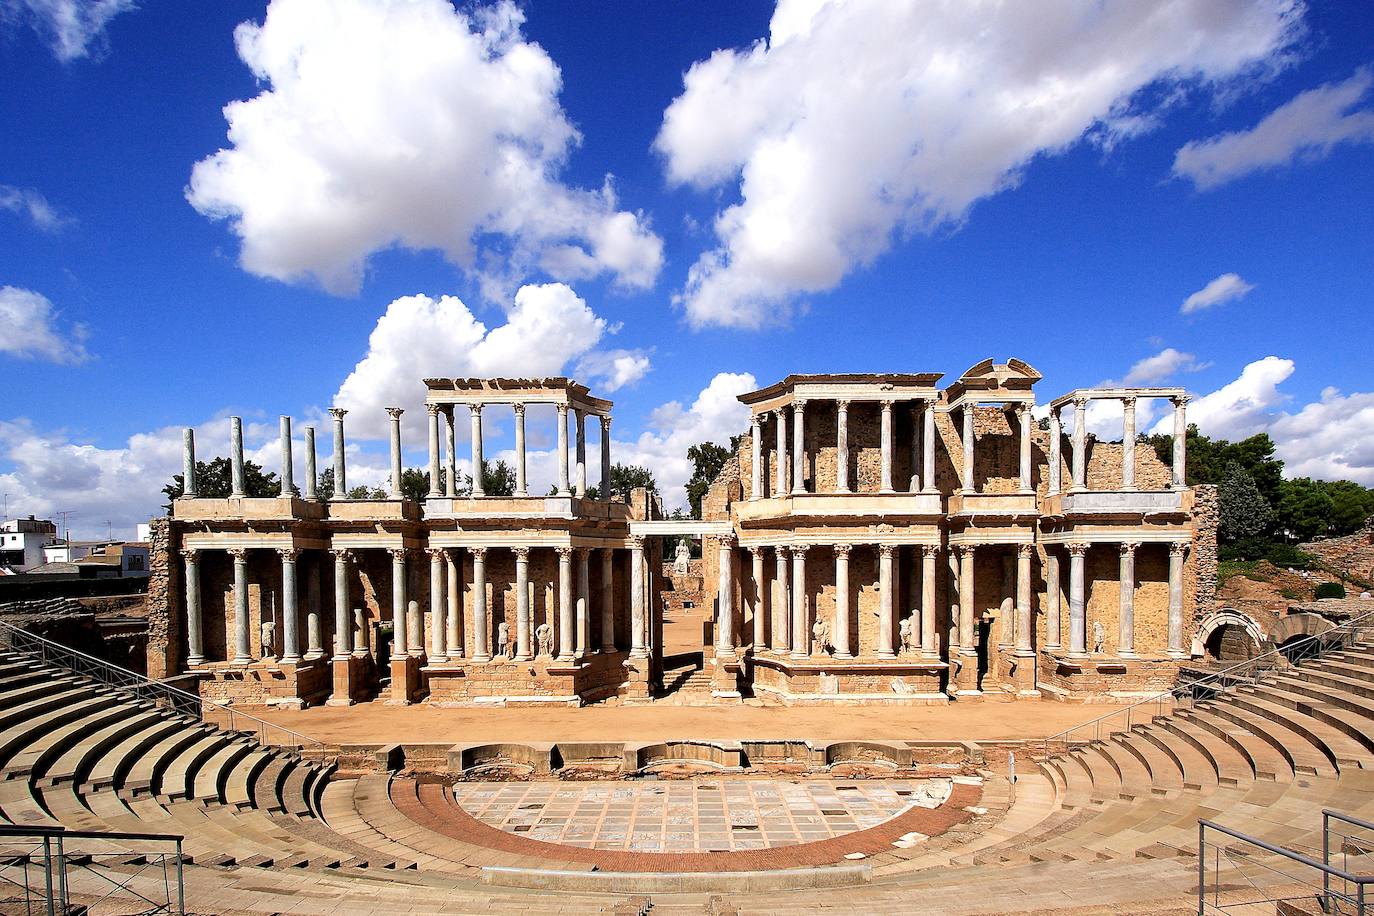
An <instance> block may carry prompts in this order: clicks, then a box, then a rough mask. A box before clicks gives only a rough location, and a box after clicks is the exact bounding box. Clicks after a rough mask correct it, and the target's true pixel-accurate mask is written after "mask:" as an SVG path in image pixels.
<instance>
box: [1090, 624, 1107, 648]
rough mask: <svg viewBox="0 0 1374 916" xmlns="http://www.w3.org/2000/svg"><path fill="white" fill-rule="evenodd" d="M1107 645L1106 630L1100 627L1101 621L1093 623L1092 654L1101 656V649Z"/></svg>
mask: <svg viewBox="0 0 1374 916" xmlns="http://www.w3.org/2000/svg"><path fill="white" fill-rule="evenodd" d="M1106 644H1107V628H1106V627H1104V626H1103V625H1102V621H1100V620H1094V621H1093V654H1094V655H1101V654H1102V647H1103V646H1105V645H1106Z"/></svg>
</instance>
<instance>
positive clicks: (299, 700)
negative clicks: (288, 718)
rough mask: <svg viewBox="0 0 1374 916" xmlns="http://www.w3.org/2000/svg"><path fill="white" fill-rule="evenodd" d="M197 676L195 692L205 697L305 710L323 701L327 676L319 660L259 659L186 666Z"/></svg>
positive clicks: (237, 703)
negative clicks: (241, 663)
mask: <svg viewBox="0 0 1374 916" xmlns="http://www.w3.org/2000/svg"><path fill="white" fill-rule="evenodd" d="M188 673H190V674H194V675H196V676H197V677H198V678H199V679H200V683H199V685H198V691H199V693H200V696H201V697H203V698H204V699H206V700H209V701H212V702H218V703H232V704H234V705H242V706H273V707H278V708H281V709H304V708H305V707H306V706H309V705H311V704H318V703H320V702H322V701H323V700H324V699H325V697H326V695H327V693H328V690H329V675H328V669H327V667H326V666H325V663H324V662H323V661H322V660H321V661H302V662H294V663H293V662H278V661H277V660H276V659H271V658H267V659H261V660H259V661H255V662H253V663H252V664H250V665H236V664H233V663H232V662H205V663H202V664H200V665H195V666H192V667H190V668H188Z"/></svg>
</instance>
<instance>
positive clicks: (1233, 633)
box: [1193, 608, 1265, 664]
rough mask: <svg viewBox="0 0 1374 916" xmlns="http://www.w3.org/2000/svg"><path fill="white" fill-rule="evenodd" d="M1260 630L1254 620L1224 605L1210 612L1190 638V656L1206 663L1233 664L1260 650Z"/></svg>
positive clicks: (1261, 633) (1261, 646) (1252, 656)
mask: <svg viewBox="0 0 1374 916" xmlns="http://www.w3.org/2000/svg"><path fill="white" fill-rule="evenodd" d="M1264 643H1265V638H1264V631H1263V630H1261V629H1260V627H1259V624H1257V623H1255V621H1254V620H1252V619H1251V618H1249V617H1247V616H1246V615H1244V614H1242V613H1240V612H1239V611H1236V610H1233V609H1231V608H1227V609H1225V610H1222V611H1218V612H1217V613H1215V614H1212V615H1211V616H1210V617H1208V618H1207V619H1206V620H1204V621H1203V622H1202V625H1201V626H1199V627H1198V631H1197V635H1196V636H1195V637H1193V655H1194V656H1195V657H1196V656H1201V657H1202V658H1204V659H1206V660H1207V661H1210V662H1217V663H1221V664H1234V663H1236V662H1243V661H1245V660H1247V659H1251V658H1254V657H1255V656H1257V655H1259V654H1261V653H1262V652H1263V651H1264V648H1263V647H1264Z"/></svg>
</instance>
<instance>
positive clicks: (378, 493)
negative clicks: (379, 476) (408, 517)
mask: <svg viewBox="0 0 1374 916" xmlns="http://www.w3.org/2000/svg"><path fill="white" fill-rule="evenodd" d="M403 479H404V478H403ZM315 492H316V493H317V494H318V495H319V497H320V499H333V498H334V469H333V468H325V469H324V472H323V473H321V474H320V480H319V483H318V484H317V485H316V488H315ZM345 496H346V497H347V498H348V499H386V498H387V492H386V490H383V489H382V488H381V487H369V486H366V485H359V486H356V487H349V488H348V492H347V493H346V494H345Z"/></svg>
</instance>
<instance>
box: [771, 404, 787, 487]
mask: <svg viewBox="0 0 1374 916" xmlns="http://www.w3.org/2000/svg"><path fill="white" fill-rule="evenodd" d="M773 416H774V417H775V418H776V420H777V436H778V467H777V473H776V475H775V476H776V477H777V480H778V483H777V486H776V487H775V488H774V489H773V495H774V496H782V495H783V494H784V493H786V492H787V489H788V476H787V475H788V468H789V467H790V463H789V462H788V460H787V411H786V409H784V408H782V407H779V408H778V409H777V410H775V411H773Z"/></svg>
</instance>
